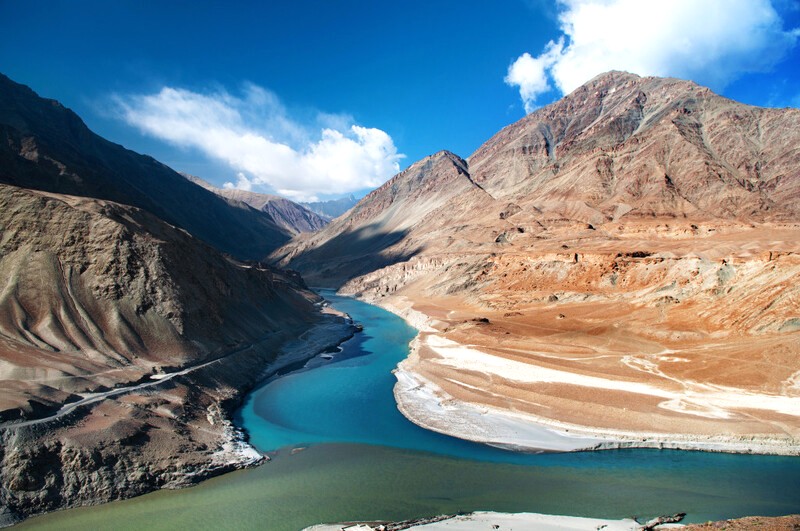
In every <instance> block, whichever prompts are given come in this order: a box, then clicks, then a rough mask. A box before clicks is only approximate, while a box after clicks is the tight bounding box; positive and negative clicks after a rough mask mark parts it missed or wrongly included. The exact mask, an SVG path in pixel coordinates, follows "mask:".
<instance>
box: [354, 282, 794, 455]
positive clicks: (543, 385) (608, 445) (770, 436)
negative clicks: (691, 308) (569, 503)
mask: <svg viewBox="0 0 800 531" xmlns="http://www.w3.org/2000/svg"><path fill="white" fill-rule="evenodd" d="M366 298H367V300H368V301H369V302H371V303H373V304H377V305H379V306H381V307H383V308H384V309H387V310H389V311H391V312H393V313H395V314H397V315H399V316H401V317H403V318H404V319H406V321H407V322H408V323H409V324H411V325H412V326H414V327H416V328H417V329H418V330H420V335H419V336H418V337H417V338H416V339H415V340H414V341H413V342H412V344H411V350H410V354H409V357H408V358H407V359H406V360H404V361H403V362H402V363H400V365H399V366H398V368H397V370H396V371H395V376H396V377H397V384H396V385H395V388H394V394H395V399H396V401H397V404H398V409H399V410H400V411H401V412H402V413H403V415H405V416H406V417H407V418H408V419H409V420H411V421H412V422H414V423H415V424H417V425H419V426H421V427H423V428H426V429H429V430H432V431H436V432H439V433H444V434H447V435H451V436H455V437H459V438H462V439H467V440H471V441H475V442H481V443H486V444H491V445H494V446H500V447H505V448H511V449H515V450H521V451H578V450H596V449H612V448H630V447H635V448H672V449H683V450H703V451H714V452H734V453H758V454H775V455H800V428H798V424H799V423H800V392H795V391H796V389H795V387H796V382H795V380H797V378H796V374H795V375H794V376H792V377H790V378H788V379H787V381H786V382H785V385H783V390H784V392H782V393H776V392H774V391H771V390H770V391H765V390H759V389H758V388H753V387H750V388H747V387H735V386H731V385H720V384H717V383H712V382H710V381H705V382H704V381H695V380H693V379H692V378H684V377H677V376H675V375H674V374H668V373H667V372H666V371H665V370H664V369H662V368H663V367H668V368H671V367H670V365H672V366H674V365H686V364H687V363H688V361H683V360H685V359H686V358H684V357H683V356H689V355H690V354H685V353H684V352H681V351H676V350H665V349H662V351H661V352H659V353H656V354H653V350H655V349H656V348H658V347H654V346H653V345H652V344H638V343H636V339H637V338H635V337H634V338H633V341H630V340H624V339H623V340H621V339H619V337H615V338H612V339H610V340H607V341H606V342H607V343H610V344H611V346H604V349H601V348H598V347H595V348H594V350H593V351H592V352H591V354H592V355H591V356H586V355H585V354H583V353H582V354H581V355H574V354H573V353H572V352H570V351H569V350H567V349H570V348H573V349H574V350H575V351H578V352H579V351H581V349H582V348H584V347H583V346H580V345H577V346H575V347H572V346H571V345H563V344H556V345H555V346H553V344H552V342H551V343H545V342H544V341H542V339H541V338H530V337H523V338H519V337H515V334H516V333H518V332H519V330H520V327H519V326H517V327H516V328H514V327H511V326H508V327H505V328H504V327H502V325H498V324H497V323H502V321H503V320H502V319H497V320H495V319H494V318H495V316H494V315H492V320H491V322H492V324H491V325H490V326H487V325H485V324H484V323H482V322H481V323H478V325H482V326H476V325H475V323H473V322H468V323H467V324H466V325H464V324H456V326H453V324H454V323H463V322H464V319H463V316H465V315H469V313H468V311H467V310H465V309H464V308H463V307H461V306H460V305H455V306H453V308H454V309H452V310H448V307H447V306H446V304H442V303H441V302H429V301H426V302H425V303H422V304H416V305H415V303H414V302H413V301H412V300H411V299H409V298H408V297H405V296H390V297H366ZM487 320H488V319H487ZM515 324H518V323H515ZM509 331H510V332H511V336H510V337H511V339H509V335H508V334H509ZM617 335H619V334H617ZM456 339H457V340H459V341H456ZM575 340H576V341H577V342H585V339H584V338H581V337H577V338H576V339H575ZM460 341H465V342H466V341H469V343H467V344H463V343H461V342H460ZM557 341H564V339H562V338H559V339H558V340H557ZM615 341H616V342H617V343H619V344H620V345H621V346H620V345H614V344H613V343H614V342H615ZM512 347H513V348H512ZM636 348H642V352H636V351H635V349H636ZM689 350H690V349H689V348H687V349H686V352H689ZM565 352H566V355H565ZM596 359H602V360H603V362H602V363H601V364H599V365H592V363H595V360H596ZM587 360H588V361H589V363H586V362H587ZM731 363H735V362H734V361H731Z"/></svg>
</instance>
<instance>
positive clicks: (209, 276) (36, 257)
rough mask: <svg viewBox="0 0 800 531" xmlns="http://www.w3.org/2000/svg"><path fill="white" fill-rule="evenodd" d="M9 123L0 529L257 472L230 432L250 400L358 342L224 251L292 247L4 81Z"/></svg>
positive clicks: (1, 104) (301, 298) (314, 303)
mask: <svg viewBox="0 0 800 531" xmlns="http://www.w3.org/2000/svg"><path fill="white" fill-rule="evenodd" d="M9 91H10V92H9ZM15 91H16V92H15ZM9 94H10V95H9ZM8 116H11V117H12V118H13V119H12V120H10V121H11V124H10V125H9V124H6V125H2V126H0V127H2V130H3V133H4V134H5V135H6V138H5V140H6V142H4V144H3V146H4V147H2V148H0V177H2V178H0V181H2V182H14V183H18V184H24V185H25V187H20V186H12V185H9V184H2V183H0V441H2V442H1V443H0V485H2V488H0V527H2V526H4V525H8V524H10V523H13V522H14V521H17V520H19V519H21V518H24V517H26V516H29V515H31V514H36V513H41V512H45V511H51V510H55V509H59V508H63V507H68V506H76V505H85V504H93V503H100V502H103V501H108V500H111V499H119V498H125V497H130V496H134V495H137V494H141V493H144V492H147V491H150V490H154V489H157V488H161V487H179V486H184V485H190V484H193V483H195V482H197V481H199V480H201V479H203V478H206V477H209V476H210V475H214V474H218V473H221V472H224V471H227V470H232V469H235V468H240V467H242V466H247V465H251V464H254V463H257V462H259V461H261V460H262V459H263V457H262V456H260V455H258V453H257V452H255V451H254V450H253V449H252V448H251V447H249V446H248V445H246V444H245V443H243V441H242V438H241V437H242V435H241V433H239V432H238V431H237V430H236V429H235V428H234V427H233V425H232V423H231V415H232V412H233V410H234V409H235V408H236V407H237V405H238V404H239V401H240V400H241V397H242V396H243V393H244V392H245V391H247V390H248V389H249V388H251V387H252V386H253V385H254V384H255V383H257V382H258V381H259V378H260V377H261V376H263V375H264V373H265V371H268V370H272V369H274V368H275V367H277V364H281V363H289V362H292V361H297V360H298V359H301V358H304V357H308V356H311V355H314V354H315V353H317V352H319V351H320V350H321V349H323V348H325V347H327V346H329V345H331V344H336V343H338V342H339V341H340V340H342V339H343V338H344V337H348V336H350V335H352V326H351V325H349V324H348V323H346V322H345V321H344V319H342V318H341V317H337V316H334V315H331V314H328V313H323V311H322V310H321V309H320V304H319V303H320V301H321V299H320V298H319V297H318V296H317V295H316V294H314V293H312V292H310V291H309V290H308V289H307V288H306V287H305V284H304V283H303V281H302V280H301V279H300V278H299V277H298V276H297V275H296V274H292V273H288V272H283V271H279V270H276V269H275V268H273V267H270V266H268V265H266V264H264V263H261V262H255V261H240V260H237V259H235V258H232V257H230V256H228V255H224V254H223V253H222V252H221V251H222V250H224V251H230V252H236V251H238V252H241V254H243V255H248V254H250V253H256V251H255V249H261V251H257V254H260V253H263V252H266V251H267V250H268V248H269V246H268V245H267V246H265V245H266V244H268V243H269V242H272V244H274V242H275V240H274V239H271V238H272V236H270V235H269V234H267V236H266V237H265V238H264V239H262V240H260V241H256V242H249V243H248V242H246V241H245V240H240V239H239V238H240V237H242V238H245V239H246V238H247V235H248V234H251V235H252V234H253V233H254V232H256V233H257V232H258V231H260V230H262V229H263V230H272V231H273V234H272V235H273V236H274V235H275V234H281V235H284V236H285V235H286V234H287V233H286V232H284V231H283V229H281V232H279V233H278V232H275V231H276V229H275V227H276V226H275V224H274V222H273V221H272V220H271V218H269V217H263V218H258V216H262V215H263V214H262V213H260V212H257V211H256V210H254V209H252V208H250V207H246V206H244V205H240V206H236V205H231V204H229V203H227V202H226V201H224V200H223V199H221V198H219V197H217V196H215V195H214V194H212V193H210V192H207V191H206V190H203V189H201V188H200V187H198V186H195V185H194V184H192V183H189V182H188V181H186V180H185V179H184V178H183V177H181V176H180V175H178V174H176V173H175V172H172V171H171V170H169V169H168V168H166V167H165V166H163V165H160V164H159V163H157V162H156V161H154V160H152V159H149V158H147V157H144V156H141V155H138V154H135V153H132V152H128V151H126V150H124V149H123V148H121V147H119V146H115V145H113V144H111V143H109V142H107V141H105V140H103V139H101V138H99V137H97V136H95V135H93V134H92V133H90V132H89V131H88V129H86V128H85V126H84V125H83V123H82V122H80V120H79V119H78V118H77V117H76V116H75V115H74V114H72V113H70V112H69V111H66V110H65V109H63V108H62V107H60V105H58V104H57V103H56V102H53V101H46V100H38V99H37V98H36V96H35V95H34V94H33V93H32V92H30V91H28V90H27V89H25V88H24V87H20V86H18V85H14V84H13V82H11V81H8V80H7V79H5V78H3V79H0V117H4V118H7V117H8ZM0 122H1V121H0ZM56 157H58V158H56ZM105 157H110V158H108V159H106V158H105ZM118 163H119V164H120V165H121V167H116V166H115V165H116V164H118ZM150 172H152V173H150ZM175 179H177V180H175ZM154 187H157V188H154ZM61 188H63V189H64V190H65V191H68V192H72V193H75V194H77V195H69V194H67V193H57V192H55V191H52V190H53V189H56V190H58V189H61ZM156 189H157V190H158V192H156ZM184 191H185V192H186V193H185V195H184ZM92 194H98V195H100V196H104V195H110V196H115V197H116V196H119V195H122V196H124V198H130V199H132V202H134V203H142V204H144V205H145V206H146V207H147V209H143V208H138V207H136V206H131V205H126V204H121V203H118V202H113V201H110V200H107V199H102V198H94V197H90V196H91V195H92ZM128 194H129V195H128ZM149 194H154V195H153V196H151V195H149ZM193 199H197V203H194V204H192V203H191V201H192V200H193ZM187 200H188V201H190V203H186V201H187ZM173 206H174V207H175V210H171V209H172V207H173ZM205 207H207V210H205ZM191 208H201V209H203V210H199V211H197V212H195V213H192V212H191ZM165 209H166V210H169V212H167V213H168V214H170V215H169V216H166V217H168V218H169V219H172V220H173V222H175V220H180V221H181V226H182V227H183V228H186V229H190V230H191V231H192V232H197V236H198V237H195V236H194V235H193V234H190V232H187V231H186V230H183V229H182V228H179V227H176V226H174V225H171V224H169V223H167V222H166V221H164V220H163V219H160V218H159V217H156V215H154V214H153V212H154V211H156V212H159V211H161V212H164V211H165ZM173 214H174V217H173V216H172V215H173ZM204 216H207V218H206V219H203V217H204ZM259 220H260V221H259ZM264 220H267V221H268V223H267V224H266V225H264V224H263V221H264ZM195 222H197V223H195ZM214 222H219V224H220V225H219V226H218V227H216V228H212V227H211V225H210V224H209V223H211V224H213V223H214ZM239 224H242V225H241V226H244V225H247V231H249V232H245V233H244V234H230V237H229V242H228V244H227V245H220V247H221V249H216V248H214V247H211V246H210V245H208V244H207V243H205V242H204V241H202V239H203V238H206V239H207V241H211V242H217V238H218V237H222V233H223V231H227V230H233V231H234V232H235V230H236V228H237V227H238V226H239ZM248 224H249V225H248ZM207 229H208V230H207ZM272 244H270V245H272ZM301 336H302V338H303V339H302V340H299V339H298V338H299V337H301ZM281 353H283V354H284V355H283V356H281Z"/></svg>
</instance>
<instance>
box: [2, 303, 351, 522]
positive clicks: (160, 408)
mask: <svg viewBox="0 0 800 531" xmlns="http://www.w3.org/2000/svg"><path fill="white" fill-rule="evenodd" d="M354 332H355V327H354V326H353V325H352V323H351V322H350V320H349V319H347V318H345V317H342V316H338V315H331V314H323V315H322V316H321V317H320V319H319V321H318V322H317V323H316V325H314V326H313V327H312V328H310V329H308V330H306V331H305V332H302V334H300V335H299V336H295V339H291V338H290V337H287V335H283V336H280V337H274V338H271V339H269V340H266V341H264V342H263V343H261V344H257V345H253V346H251V347H250V348H247V349H239V350H237V351H236V352H235V353H233V354H231V355H229V356H226V357H222V358H220V359H218V360H216V361H215V362H213V363H207V364H203V365H202V366H199V367H197V368H196V370H191V371H188V372H186V373H185V374H181V375H180V376H176V377H174V378H170V379H164V381H163V382H161V383H159V384H157V385H153V386H148V387H145V388H134V389H132V391H131V392H129V393H121V394H119V395H116V396H114V397H112V398H109V399H106V400H101V401H99V402H96V403H94V404H91V405H89V406H84V407H78V408H75V409H74V410H73V411H71V412H70V413H69V414H67V415H63V416H54V417H53V418H50V419H49V420H48V419H44V420H43V421H42V422H34V423H24V424H20V425H19V426H17V425H14V424H10V423H6V424H5V425H4V426H2V427H0V439H1V440H2V444H1V445H0V485H1V487H0V527H4V526H9V525H13V524H15V523H17V522H19V521H21V520H23V519H25V518H28V517H30V516H33V515H36V514H41V513H45V512H49V511H53V510H57V509H65V508H70V507H77V506H84V505H96V504H100V503H105V502H109V501H113V500H119V499H124V498H130V497H133V496H138V495H140V494H145V493H147V492H150V491H153V490H157V489H161V488H182V487H186V486H190V485H193V484H196V483H198V482H200V481H202V480H204V479H207V478H210V477H213V476H216V475H219V474H222V473H225V472H229V471H232V470H236V469H239V468H244V467H249V466H254V465H257V464H259V463H261V462H263V461H264V459H265V457H264V456H262V455H261V454H259V453H258V452H257V451H256V450H255V449H254V448H253V447H252V446H250V445H249V444H248V443H247V442H246V435H245V434H244V433H242V432H241V431H240V430H239V429H238V428H236V427H235V426H234V425H233V424H232V422H231V419H232V418H233V413H234V411H235V410H236V409H237V408H238V407H239V406H240V405H241V403H242V400H243V398H244V396H245V394H246V393H247V392H248V391H249V390H250V389H252V388H253V387H254V386H255V385H256V384H257V383H258V382H260V381H262V380H263V379H264V378H266V377H268V376H269V375H271V374H273V373H274V372H276V371H278V370H280V369H281V368H283V367H285V366H287V365H290V364H292V363H297V362H299V361H302V360H304V359H308V358H310V357H313V356H314V355H316V354H318V353H319V352H322V351H324V350H326V349H328V348H331V347H334V346H336V345H339V344H340V343H342V342H343V341H345V340H347V339H349V338H350V337H352V336H353V334H354ZM276 352H278V353H279V354H278V355H277V356H276Z"/></svg>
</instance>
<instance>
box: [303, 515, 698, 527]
mask: <svg viewBox="0 0 800 531" xmlns="http://www.w3.org/2000/svg"><path fill="white" fill-rule="evenodd" d="M643 525H644V524H641V523H639V522H637V521H636V520H633V519H632V518H624V519H621V520H610V519H600V518H586V517H582V516H561V515H551V514H541V513H499V512H493V511H475V512H471V513H467V514H459V515H444V516H437V517H432V518H420V519H417V520H410V521H406V522H347V523H340V524H320V525H313V526H310V527H307V528H305V529H303V531H380V530H383V529H387V530H388V529H391V530H393V531H399V530H404V529H424V530H426V531H440V530H441V531H479V530H484V529H496V530H498V531H503V530H506V531H510V530H513V529H536V530H537V531H586V530H597V529H602V530H603V531H637V530H640V529H642V526H643ZM681 527H683V525H681V524H671V523H665V524H659V525H658V529H671V528H673V529H675V528H681Z"/></svg>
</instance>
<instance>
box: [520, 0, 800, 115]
mask: <svg viewBox="0 0 800 531" xmlns="http://www.w3.org/2000/svg"><path fill="white" fill-rule="evenodd" d="M558 6H559V16H558V20H559V24H560V29H561V32H562V34H563V35H562V36H561V37H560V39H559V40H558V41H550V42H549V43H548V44H547V45H546V46H545V48H544V50H543V51H542V53H541V54H539V55H538V56H536V57H533V56H532V55H530V54H529V53H524V54H522V55H521V56H520V57H519V58H518V59H517V60H516V61H514V62H513V63H512V64H511V66H510V67H509V69H508V75H507V76H506V78H505V81H506V83H507V84H509V85H512V86H517V87H519V91H520V97H521V98H522V101H523V103H524V104H525V110H526V112H531V111H532V110H533V109H534V108H536V100H537V98H538V97H539V96H541V95H542V94H544V93H546V92H548V91H550V90H551V85H550V81H552V82H553V83H554V84H555V86H556V87H557V88H558V90H559V91H560V92H561V93H562V94H567V93H569V92H571V91H573V90H574V89H576V88H577V87H579V86H580V85H582V84H583V83H585V82H586V81H588V80H590V79H591V78H593V77H594V76H596V75H598V74H601V73H603V72H606V71H608V70H625V71H628V72H632V73H635V74H639V75H644V76H650V75H652V76H673V77H680V78H685V79H692V80H694V81H696V82H698V83H700V84H703V85H708V86H711V87H712V88H715V89H717V90H721V89H722V88H724V87H725V85H726V84H727V83H729V82H731V81H732V80H734V79H735V78H737V77H739V76H740V75H742V74H745V73H748V72H764V71H769V70H770V69H771V68H772V67H773V66H775V64H776V63H777V62H778V61H780V59H781V58H783V57H784V55H785V54H786V52H787V51H788V50H790V49H791V48H792V47H794V46H795V45H796V43H797V40H798V38H799V37H800V29H792V30H784V28H783V21H782V20H781V17H780V15H779V14H778V12H777V11H776V10H775V8H774V7H773V5H772V3H771V1H770V0H671V1H669V2H664V1H662V0H559V2H558Z"/></svg>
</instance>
